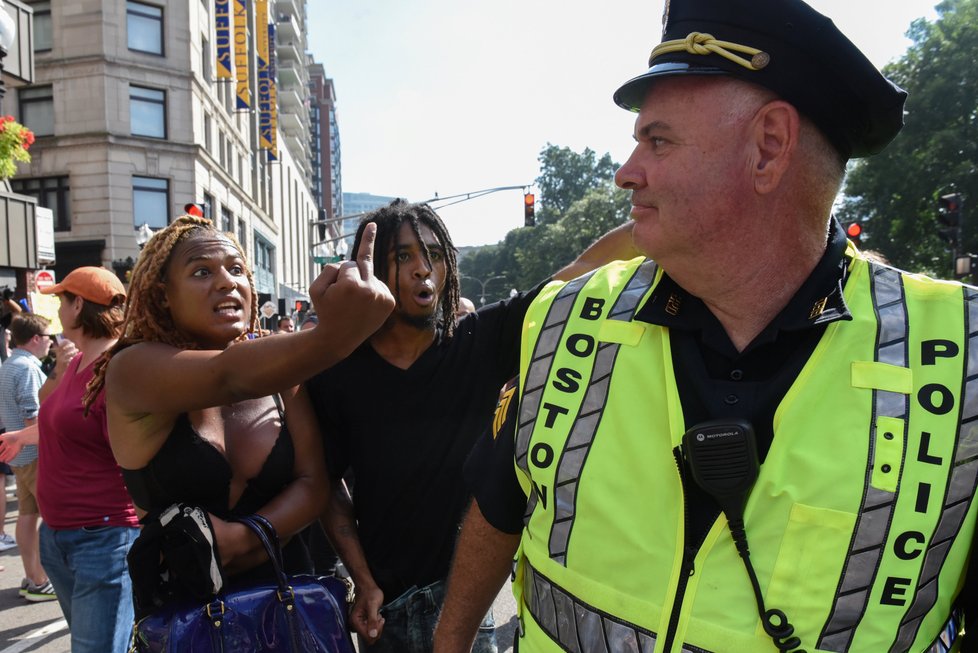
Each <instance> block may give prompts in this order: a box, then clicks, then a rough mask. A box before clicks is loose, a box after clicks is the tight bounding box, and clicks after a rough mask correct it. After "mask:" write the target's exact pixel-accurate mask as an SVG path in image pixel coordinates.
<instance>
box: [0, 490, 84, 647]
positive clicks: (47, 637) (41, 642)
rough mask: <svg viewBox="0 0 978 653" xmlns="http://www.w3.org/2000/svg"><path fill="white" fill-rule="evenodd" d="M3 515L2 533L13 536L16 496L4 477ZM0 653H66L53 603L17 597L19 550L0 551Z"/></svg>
mask: <svg viewBox="0 0 978 653" xmlns="http://www.w3.org/2000/svg"><path fill="white" fill-rule="evenodd" d="M7 478H8V479H9V480H8V482H9V483H10V486H9V487H8V488H6V491H7V516H6V519H4V532H5V533H7V534H9V535H11V536H13V535H14V531H15V528H16V525H17V515H18V512H17V497H16V493H15V492H14V488H13V476H8V477H7ZM0 565H3V566H4V567H5V568H6V569H4V571H0V653H28V652H29V653H70V650H71V641H70V638H69V636H68V624H67V623H65V620H64V616H63V615H62V614H61V607H60V606H59V605H58V602H57V601H46V602H44V603H31V602H29V601H26V600H25V599H24V598H23V597H22V596H20V580H21V579H22V578H23V577H24V566H23V564H21V561H20V549H19V548H18V547H14V548H12V549H7V550H6V551H2V552H0Z"/></svg>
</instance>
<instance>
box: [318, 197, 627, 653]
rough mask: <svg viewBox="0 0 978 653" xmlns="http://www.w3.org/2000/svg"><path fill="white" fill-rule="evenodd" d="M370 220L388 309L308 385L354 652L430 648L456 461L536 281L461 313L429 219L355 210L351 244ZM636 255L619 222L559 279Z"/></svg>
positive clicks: (404, 208) (446, 240)
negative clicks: (347, 592) (359, 214)
mask: <svg viewBox="0 0 978 653" xmlns="http://www.w3.org/2000/svg"><path fill="white" fill-rule="evenodd" d="M373 225H376V228H377V242H376V252H377V261H376V272H377V277H378V278H380V279H383V280H384V281H385V282H386V283H387V286H388V287H389V288H390V290H391V292H392V293H393V295H394V297H395V299H396V301H397V305H396V307H395V309H394V312H393V313H392V314H391V315H390V317H389V318H388V319H387V321H386V322H385V323H384V325H383V326H382V327H381V328H380V329H378V330H377V332H376V333H374V334H373V336H371V337H370V339H369V341H368V342H367V343H365V344H363V345H362V346H360V347H359V348H358V349H357V350H356V351H355V352H354V353H353V354H351V355H350V356H349V357H348V358H347V359H345V360H344V361H342V362H341V363H339V364H337V365H336V366H334V367H333V368H330V369H328V370H325V371H323V372H321V373H320V374H318V375H316V376H315V377H313V378H312V379H311V380H310V381H309V382H308V383H307V384H306V385H307V388H308V390H309V396H310V398H311V399H312V402H313V406H314V407H315V409H316V413H317V415H318V417H319V421H320V425H321V429H322V432H323V442H324V445H325V450H326V460H327V464H328V465H329V472H330V474H329V475H330V478H331V479H332V480H333V482H334V486H333V492H332V493H331V498H330V509H329V510H328V511H327V512H326V513H325V514H324V516H323V519H322V523H323V525H324V527H325V528H326V531H327V533H328V534H329V537H330V540H331V541H332V543H333V546H334V547H335V548H336V551H337V553H338V554H339V556H340V558H341V559H342V560H343V562H344V564H345V566H346V568H347V570H348V571H349V572H350V574H351V576H352V577H353V581H354V583H355V584H356V586H357V593H356V603H355V605H354V607H353V613H352V616H351V621H352V624H353V626H354V627H355V628H356V630H357V633H358V635H359V636H360V639H361V641H360V644H361V646H360V650H361V651H371V652H373V651H383V652H386V651H392V652H396V653H414V652H418V653H421V652H425V651H430V650H431V635H432V632H433V630H434V625H435V620H436V619H437V618H438V613H439V610H440V609H441V604H442V600H443V597H444V584H443V581H444V578H445V577H446V576H447V574H448V567H449V562H450V561H451V558H452V551H453V550H454V546H455V539H456V537H457V534H458V524H459V522H460V520H461V515H462V510H463V508H464V506H465V503H466V499H467V496H468V493H467V491H466V488H465V485H464V483H463V479H462V466H463V463H464V461H465V459H466V456H467V455H468V452H469V450H470V448H471V447H472V445H473V443H474V442H475V440H476V438H477V437H478V436H479V434H480V433H482V432H483V430H484V429H485V426H486V425H487V424H488V423H489V420H490V418H491V417H492V410H493V406H495V404H496V399H497V397H498V396H499V389H500V388H501V387H502V386H503V384H504V383H505V382H506V380H507V379H509V378H510V377H512V376H513V375H514V374H515V373H516V369H517V362H518V353H519V337H520V331H521V325H522V322H523V316H524V314H525V313H526V308H527V307H528V306H529V303H530V301H532V299H533V298H534V297H536V294H537V289H534V290H532V291H530V292H527V293H518V294H517V295H516V296H515V297H513V298H512V299H509V300H507V301H504V302H499V303H496V304H492V305H489V306H486V307H484V308H482V309H481V310H479V311H477V312H476V313H473V314H469V315H466V316H465V317H464V318H462V319H461V320H457V319H456V312H457V310H458V304H459V273H458V265H457V262H456V258H455V252H456V250H455V246H454V245H453V244H452V239H451V237H450V236H449V234H448V230H447V229H446V228H445V225H444V223H443V222H442V221H441V219H440V218H439V217H438V215H437V214H436V213H435V212H434V211H433V210H432V209H431V208H430V207H429V206H428V205H426V204H409V203H407V202H405V201H403V200H395V201H394V202H392V203H391V204H390V205H389V206H387V207H384V208H381V209H379V210H378V211H376V212H374V213H372V214H370V215H368V216H366V217H365V218H364V220H363V221H362V222H361V224H360V227H359V229H358V231H357V236H356V240H355V242H354V247H356V246H357V244H358V243H360V242H361V241H362V239H363V238H364V236H365V235H366V234H367V233H369V232H368V230H369V229H371V228H372V227H373ZM634 252H635V250H634V249H633V248H632V245H631V227H630V226H624V227H620V228H619V229H617V230H615V231H613V232H610V233H609V234H607V235H605V236H604V237H603V238H602V239H601V240H599V241H598V242H597V243H595V244H594V245H592V246H591V248H589V249H588V250H587V251H586V252H585V253H584V254H583V255H582V256H581V257H580V258H578V259H577V261H575V262H574V263H572V264H571V265H570V266H568V267H566V268H564V269H563V270H561V272H560V273H558V277H559V278H562V279H570V278H573V277H575V276H577V275H578V274H581V273H583V272H586V271H588V270H590V269H592V268H594V267H597V266H598V265H600V264H603V263H605V262H607V261H610V260H613V259H615V258H619V257H628V258H631V257H632V256H634V255H635V253H634ZM541 286H542V284H541ZM538 288H539V287H538ZM319 315H320V316H324V315H328V314H326V313H323V312H319ZM364 388H369V389H370V392H364ZM347 472H352V476H353V478H354V480H355V487H354V490H353V498H352V500H351V498H350V495H349V494H348V493H347V492H346V490H345V488H344V487H343V485H342V483H341V479H342V478H343V476H344V475H345V474H347ZM381 606H383V615H384V616H383V617H381V616H380V609H381ZM494 631H495V629H494V627H493V622H492V615H491V614H489V615H487V619H486V622H485V623H484V629H483V631H482V633H481V634H480V637H479V640H477V642H476V646H475V648H473V650H474V651H477V652H481V651H495V650H496V645H495V632H494Z"/></svg>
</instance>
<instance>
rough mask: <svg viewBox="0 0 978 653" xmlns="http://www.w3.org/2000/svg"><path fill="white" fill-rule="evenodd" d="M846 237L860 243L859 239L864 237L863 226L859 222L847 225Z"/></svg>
mask: <svg viewBox="0 0 978 653" xmlns="http://www.w3.org/2000/svg"><path fill="white" fill-rule="evenodd" d="M846 235H847V236H849V238H852V239H853V240H857V241H858V240H859V237H860V236H862V235H863V226H862V225H861V224H859V223H858V222H850V223H849V224H848V225H846Z"/></svg>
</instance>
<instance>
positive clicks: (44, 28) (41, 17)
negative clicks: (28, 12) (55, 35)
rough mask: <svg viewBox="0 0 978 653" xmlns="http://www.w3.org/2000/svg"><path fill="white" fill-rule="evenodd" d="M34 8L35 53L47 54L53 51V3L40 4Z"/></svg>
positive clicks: (34, 5) (36, 4)
mask: <svg viewBox="0 0 978 653" xmlns="http://www.w3.org/2000/svg"><path fill="white" fill-rule="evenodd" d="M31 6H32V7H33V8H34V52H47V51H48V50H50V49H51V43H52V35H51V3H50V2H38V3H35V4H33V5H31Z"/></svg>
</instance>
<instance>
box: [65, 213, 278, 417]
mask: <svg viewBox="0 0 978 653" xmlns="http://www.w3.org/2000/svg"><path fill="white" fill-rule="evenodd" d="M202 235H216V236H220V237H222V238H227V239H228V240H230V241H231V243H232V244H233V245H234V246H235V247H236V248H237V249H238V251H239V252H240V253H241V257H242V258H245V255H244V250H243V249H242V247H241V244H240V243H239V242H238V240H237V239H236V238H235V237H234V234H232V233H224V232H222V231H219V230H218V229H216V228H215V227H214V224H213V223H212V222H211V221H210V220H208V219H206V218H200V217H197V216H192V215H184V216H181V217H179V218H177V219H176V220H174V221H173V222H171V223H170V224H169V225H168V226H167V227H166V228H165V229H161V230H160V231H158V232H156V234H154V235H153V237H152V238H150V239H149V242H147V243H146V245H145V246H144V247H143V251H142V252H141V253H140V255H139V260H137V261H136V265H135V267H134V268H133V271H132V281H131V283H130V284H129V300H128V302H127V303H126V312H125V316H124V318H123V323H122V335H121V337H120V338H119V340H118V341H117V342H116V343H115V344H114V345H113V346H112V347H110V348H109V349H108V350H107V351H106V352H105V353H104V354H103V355H102V356H101V357H100V358H99V359H98V360H97V361H96V362H95V367H94V368H93V373H94V375H93V377H92V380H91V381H90V382H89V384H88V387H87V388H86V389H85V396H84V397H83V398H82V404H83V405H84V406H85V411H86V413H87V411H88V407H89V406H91V405H92V402H94V401H95V398H96V397H97V396H98V393H99V392H100V391H101V390H102V388H103V387H104V386H105V371H106V369H107V368H108V365H109V361H110V360H111V359H112V357H113V356H115V355H116V354H118V353H119V352H120V351H122V350H123V349H125V348H126V347H129V346H130V345H134V344H136V343H139V342H161V343H164V344H167V345H170V346H172V347H177V348H179V349H197V348H198V347H199V345H198V344H197V343H196V342H194V341H193V339H192V338H189V337H188V336H187V335H186V334H184V333H183V332H181V331H180V330H179V329H178V328H177V326H176V325H175V324H174V323H173V316H172V315H170V311H169V309H168V308H167V305H166V278H165V277H166V268H167V265H168V264H169V262H170V257H171V255H172V254H173V250H174V249H176V246H177V245H178V244H179V243H181V242H183V241H185V240H190V239H191V238H197V237H200V236H202ZM245 274H246V276H247V277H248V285H249V286H251V322H250V325H249V328H248V331H247V332H246V333H243V334H241V336H239V337H238V340H245V339H247V338H248V337H249V335H250V334H255V333H258V332H259V329H258V292H257V291H256V290H255V280H254V277H253V276H252V274H251V269H250V268H249V267H248V265H247V262H246V264H245Z"/></svg>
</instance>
